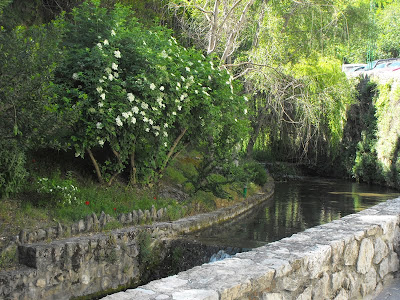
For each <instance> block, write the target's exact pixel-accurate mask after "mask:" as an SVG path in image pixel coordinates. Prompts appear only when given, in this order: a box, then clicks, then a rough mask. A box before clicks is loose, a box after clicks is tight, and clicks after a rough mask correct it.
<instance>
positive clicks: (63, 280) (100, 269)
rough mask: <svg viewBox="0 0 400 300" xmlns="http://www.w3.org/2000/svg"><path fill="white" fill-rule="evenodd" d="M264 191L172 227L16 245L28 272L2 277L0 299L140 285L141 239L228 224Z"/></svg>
mask: <svg viewBox="0 0 400 300" xmlns="http://www.w3.org/2000/svg"><path fill="white" fill-rule="evenodd" d="M265 190H266V192H265V193H260V194H257V195H254V196H251V197H249V198H247V199H246V200H245V201H243V202H241V203H238V204H235V205H233V206H231V207H226V208H222V209H219V210H217V211H214V212H210V213H205V214H200V215H196V216H192V217H188V218H184V219H181V220H178V221H174V222H160V223H154V224H152V225H141V226H131V227H127V228H123V229H118V230H113V231H110V232H107V233H98V234H94V235H90V236H77V237H73V238H69V239H64V240H57V241H52V242H50V243H34V244H24V245H20V246H18V253H19V260H20V263H21V264H23V265H25V266H26V267H23V268H22V269H18V270H14V271H8V272H0V299H60V300H61V299H70V298H72V297H79V296H83V295H88V294H93V293H97V292H101V291H104V290H110V289H116V288H119V287H121V286H124V285H129V284H131V283H132V282H138V281H139V280H140V276H141V274H140V268H139V263H140V243H141V236H142V235H143V234H145V235H146V236H147V237H150V238H151V239H152V240H151V242H158V243H160V244H161V243H162V239H163V238H173V237H176V236H178V235H180V234H182V233H188V232H192V231H195V230H198V229H202V228H205V227H208V226H211V225H214V224H216V223H219V222H223V221H225V220H229V219H231V218H233V217H235V216H237V215H240V214H241V213H243V212H246V211H247V210H249V209H251V208H252V207H254V206H256V205H258V204H259V203H261V202H263V201H265V200H266V199H268V198H270V196H271V195H272V194H273V182H272V181H271V182H270V183H269V184H268V185H266V186H265Z"/></svg>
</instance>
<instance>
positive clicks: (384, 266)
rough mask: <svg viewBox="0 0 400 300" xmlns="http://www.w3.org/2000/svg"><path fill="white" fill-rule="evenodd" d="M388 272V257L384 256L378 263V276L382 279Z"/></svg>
mask: <svg viewBox="0 0 400 300" xmlns="http://www.w3.org/2000/svg"><path fill="white" fill-rule="evenodd" d="M388 273H389V258H387V257H386V258H384V259H383V260H382V262H381V263H380V265H379V276H380V277H381V278H382V279H383V278H384V277H385V276H386V274H388Z"/></svg>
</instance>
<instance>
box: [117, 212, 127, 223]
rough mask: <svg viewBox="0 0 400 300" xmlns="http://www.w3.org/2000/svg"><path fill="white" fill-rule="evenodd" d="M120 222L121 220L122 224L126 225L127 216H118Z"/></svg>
mask: <svg viewBox="0 0 400 300" xmlns="http://www.w3.org/2000/svg"><path fill="white" fill-rule="evenodd" d="M118 220H119V222H120V223H121V224H125V223H126V216H125V214H123V213H122V214H120V215H119V216H118Z"/></svg>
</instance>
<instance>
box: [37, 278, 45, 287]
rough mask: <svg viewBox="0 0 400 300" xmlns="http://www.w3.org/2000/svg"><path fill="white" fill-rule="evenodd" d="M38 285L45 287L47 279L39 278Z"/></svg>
mask: <svg viewBox="0 0 400 300" xmlns="http://www.w3.org/2000/svg"><path fill="white" fill-rule="evenodd" d="M36 286H37V287H40V288H44V287H45V286H46V280H45V279H43V278H39V279H38V280H37V281H36Z"/></svg>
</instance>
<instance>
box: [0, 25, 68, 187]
mask: <svg viewBox="0 0 400 300" xmlns="http://www.w3.org/2000/svg"><path fill="white" fill-rule="evenodd" d="M62 34H63V23H62V21H61V20H57V21H55V22H52V23H51V24H48V25H46V26H33V27H31V28H25V27H17V28H15V29H12V30H6V29H4V28H3V27H1V28H0V65H1V66H2V67H1V68H0V136H1V137H2V141H1V149H2V151H6V150H8V151H10V152H9V153H8V154H4V155H2V158H1V162H0V169H1V170H2V171H1V172H0V173H3V175H0V176H1V177H2V179H1V181H2V183H1V188H0V190H1V194H6V195H9V194H14V193H15V192H16V191H18V190H19V189H20V186H21V185H22V183H23V179H24V177H25V175H26V172H25V171H24V160H25V158H24V153H25V152H26V151H27V150H28V149H33V148H36V149H37V148H39V147H41V146H44V145H55V144H54V143H52V141H53V140H54V138H55V136H56V135H57V133H58V132H59V130H61V128H62V127H64V126H61V124H63V118H62V117H58V116H57V115H56V114H54V113H53V110H52V108H51V106H50V104H49V99H50V98H51V97H52V96H53V94H52V93H53V92H52V84H51V79H52V77H53V74H54V73H53V72H54V68H55V63H56V60H57V57H58V55H59V48H58V44H59V42H60V39H61V36H62ZM63 125H65V124H63ZM3 145H4V146H3ZM6 169H7V170H8V171H5V170H6ZM4 172H6V173H7V172H8V174H7V175H4V174H5V173H4ZM3 187H6V188H5V189H4V188H3Z"/></svg>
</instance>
